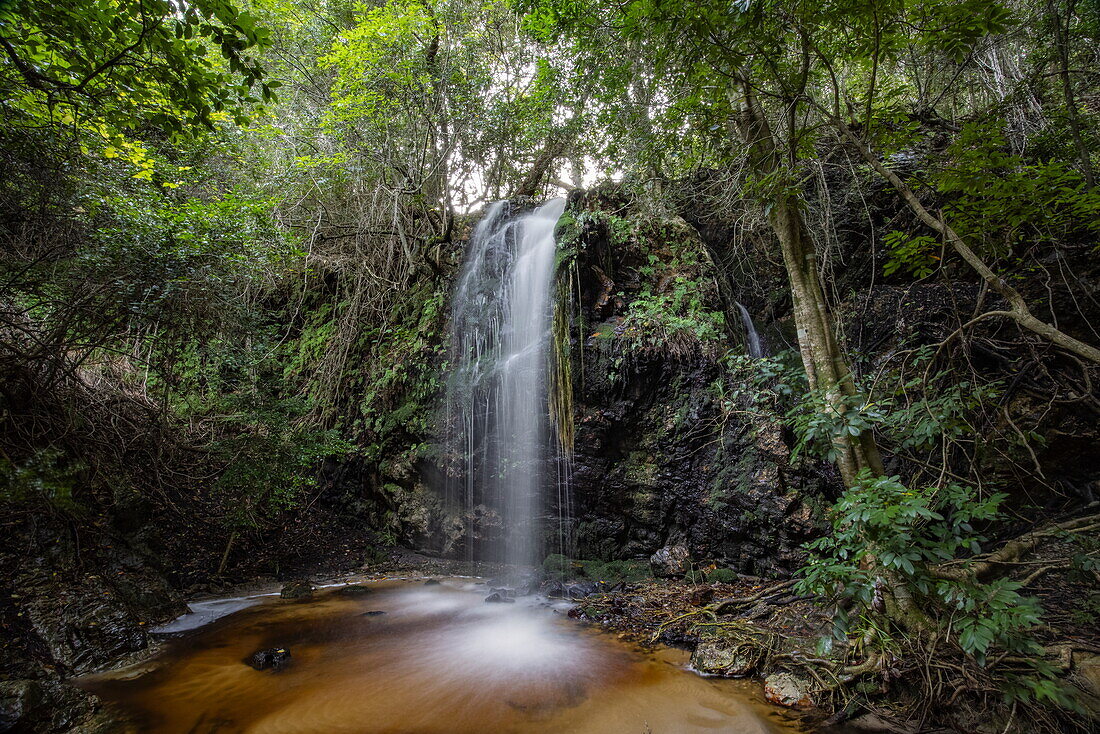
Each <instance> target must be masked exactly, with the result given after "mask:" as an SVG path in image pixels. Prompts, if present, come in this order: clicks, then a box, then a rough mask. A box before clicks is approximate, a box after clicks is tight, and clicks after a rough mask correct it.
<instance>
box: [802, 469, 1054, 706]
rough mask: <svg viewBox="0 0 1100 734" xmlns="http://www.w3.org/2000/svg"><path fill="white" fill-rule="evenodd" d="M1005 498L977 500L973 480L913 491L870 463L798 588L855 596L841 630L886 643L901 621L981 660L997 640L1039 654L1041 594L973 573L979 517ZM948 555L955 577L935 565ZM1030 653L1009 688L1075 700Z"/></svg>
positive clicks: (815, 544) (813, 548) (837, 507)
mask: <svg viewBox="0 0 1100 734" xmlns="http://www.w3.org/2000/svg"><path fill="white" fill-rule="evenodd" d="M1004 499H1005V495H1003V494H994V495H991V496H989V497H987V498H985V499H980V498H979V497H978V496H977V492H976V491H975V490H974V489H973V488H972V487H968V486H963V485H959V484H955V483H950V484H948V485H946V486H943V487H924V488H921V489H909V488H907V487H905V486H904V485H903V484H901V483H900V482H899V481H898V477H896V476H895V477H878V476H873V475H872V474H871V473H870V472H869V471H867V470H864V471H862V472H861V473H860V475H859V478H858V481H857V482H856V484H855V486H853V487H852V488H851V489H849V490H848V491H847V492H845V493H844V495H843V496H842V497H841V498H840V499H839V500H838V501H837V502H836V504H834V505H833V507H832V508H831V510H830V515H831V520H832V525H833V532H832V534H831V535H829V536H827V537H823V538H819V539H817V540H815V541H812V542H810V543H808V544H807V545H806V549H807V550H809V552H810V558H809V562H808V563H807V565H806V566H805V567H803V568H801V569H799V570H798V571H797V574H798V575H801V576H802V579H801V580H800V581H799V582H798V584H797V585H796V587H795V588H796V590H797V591H798V593H810V594H816V595H821V596H828V597H836V596H839V597H842V598H847V599H849V600H850V601H851V602H852V603H853V607H854V611H851V612H849V611H845V608H844V607H845V605H844V604H839V605H837V613H836V617H835V620H834V622H835V625H836V628H835V633H836V635H837V637H838V638H843V637H844V636H846V635H847V634H848V633H849V632H852V633H855V634H857V635H858V636H860V637H863V638H865V639H866V638H867V637H868V636H870V637H871V638H877V639H878V640H879V641H880V643H881V644H884V645H885V644H888V643H889V641H890V636H891V630H894V629H897V628H898V626H899V625H900V627H902V628H903V629H904V631H905V632H906V633H907V634H908V633H917V634H921V633H924V632H930V631H933V630H934V631H935V632H936V634H939V635H944V636H947V637H948V638H949V639H952V640H953V641H954V642H956V643H957V644H958V646H959V647H960V648H961V649H962V651H963V652H964V653H965V654H966V655H969V656H971V657H972V659H973V660H974V662H976V663H977V664H978V665H979V666H983V667H984V666H985V664H986V659H987V657H988V656H989V654H990V653H991V652H992V651H993V649H994V648H998V649H1000V650H1003V651H1006V652H1007V653H1009V654H1014V655H1020V656H1032V655H1036V654H1038V653H1040V652H1041V647H1040V646H1039V645H1038V643H1037V642H1036V641H1035V639H1034V638H1033V636H1032V631H1033V630H1034V629H1035V628H1036V627H1037V626H1038V625H1039V622H1040V615H1041V609H1040V607H1039V603H1038V601H1037V600H1036V599H1034V598H1032V597H1028V596H1024V595H1023V594H1021V593H1020V591H1021V589H1022V584H1020V583H1018V582H1016V581H1012V580H1010V579H1006V578H999V579H995V580H993V581H989V582H983V581H980V580H978V579H977V578H976V577H975V576H974V575H973V574H969V573H967V572H966V566H967V556H968V555H969V554H976V553H978V552H980V551H981V545H980V544H981V543H982V542H984V541H985V538H984V537H982V536H981V535H980V534H978V532H977V531H976V530H975V528H974V524H976V523H985V522H989V521H992V520H995V519H996V518H997V517H998V507H999V505H1000V504H1001V502H1002V501H1003V500H1004ZM945 561H952V563H953V565H952V566H951V568H952V570H953V573H951V574H950V578H944V574H937V573H936V572H935V568H936V566H937V565H938V564H942V563H944V562H945ZM887 598H889V599H891V600H892V601H893V602H894V605H893V606H892V605H891V604H890V603H888V602H887V601H886V600H887ZM851 620H859V621H858V623H857V625H858V626H859V629H852V630H849V624H850V622H851ZM1031 660H1032V669H1033V672H1032V674H1030V675H1020V676H1015V675H1014V676H1013V678H1012V681H1011V683H1012V687H1011V690H1010V691H1009V693H1010V694H1011V695H1013V696H1017V697H1031V698H1035V699H1039V700H1043V699H1045V700H1050V701H1052V702H1055V703H1058V704H1062V705H1071V704H1070V703H1069V699H1068V698H1067V697H1065V696H1064V695H1063V694H1062V693H1061V691H1060V689H1059V688H1058V687H1057V686H1056V685H1055V682H1054V681H1053V679H1052V677H1053V675H1054V672H1053V670H1052V669H1051V668H1050V666H1049V665H1046V664H1045V663H1043V662H1042V661H1040V660H1039V659H1037V658H1031Z"/></svg>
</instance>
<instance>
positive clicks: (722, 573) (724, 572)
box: [707, 568, 738, 584]
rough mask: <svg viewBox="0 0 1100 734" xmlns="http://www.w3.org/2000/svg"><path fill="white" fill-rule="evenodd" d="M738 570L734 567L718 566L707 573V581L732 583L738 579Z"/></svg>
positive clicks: (711, 582)
mask: <svg viewBox="0 0 1100 734" xmlns="http://www.w3.org/2000/svg"><path fill="white" fill-rule="evenodd" d="M737 578H738V576H737V572H736V571H734V570H733V569H732V568H716V569H714V570H713V571H711V572H710V573H708V574H707V583H710V584H732V583H736V581H737Z"/></svg>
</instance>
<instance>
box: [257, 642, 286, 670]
mask: <svg viewBox="0 0 1100 734" xmlns="http://www.w3.org/2000/svg"><path fill="white" fill-rule="evenodd" d="M248 664H249V665H251V666H252V667H253V668H255V669H256V670H275V671H279V670H282V669H283V668H285V667H286V666H287V665H289V664H290V650H288V649H287V648H285V647H270V648H268V649H266V650H257V651H256V652H254V653H252V657H250V658H249V659H248Z"/></svg>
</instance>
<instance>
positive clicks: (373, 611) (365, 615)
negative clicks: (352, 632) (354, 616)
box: [359, 609, 385, 617]
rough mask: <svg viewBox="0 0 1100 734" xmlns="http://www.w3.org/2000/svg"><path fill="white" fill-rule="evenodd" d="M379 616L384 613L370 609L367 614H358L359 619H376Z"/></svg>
mask: <svg viewBox="0 0 1100 734" xmlns="http://www.w3.org/2000/svg"><path fill="white" fill-rule="evenodd" d="M381 614H385V612H383V611H380V610H378V609H372V610H371V611H369V612H363V613H362V614H360V615H359V616H360V617H377V616H379V615H381Z"/></svg>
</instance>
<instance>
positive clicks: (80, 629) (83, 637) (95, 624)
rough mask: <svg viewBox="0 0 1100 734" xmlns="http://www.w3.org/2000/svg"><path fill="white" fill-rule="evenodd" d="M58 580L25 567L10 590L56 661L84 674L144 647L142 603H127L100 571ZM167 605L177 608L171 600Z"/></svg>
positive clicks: (146, 640)
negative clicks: (133, 604) (13, 589)
mask: <svg viewBox="0 0 1100 734" xmlns="http://www.w3.org/2000/svg"><path fill="white" fill-rule="evenodd" d="M116 575H117V574H116ZM59 579H60V576H54V575H47V574H46V572H45V571H44V570H34V571H29V572H27V573H24V574H22V575H20V576H19V577H18V578H17V579H16V581H15V583H14V587H15V589H17V591H15V592H14V593H13V594H12V597H13V600H14V601H15V602H16V603H17V604H18V605H19V607H20V608H21V609H22V610H23V611H24V612H25V614H26V616H27V618H28V619H29V621H30V625H31V627H32V628H33V631H34V633H35V634H36V635H37V636H38V637H39V638H40V639H41V641H42V642H43V643H44V645H45V647H46V648H47V649H48V650H49V654H50V656H51V657H52V658H53V660H54V661H55V662H57V663H59V664H61V665H62V666H63V667H65V668H67V669H69V670H71V671H73V672H77V673H86V672H91V671H94V670H97V669H100V668H102V667H103V666H104V665H106V664H108V663H110V662H111V661H113V660H114V659H116V658H118V657H120V656H122V655H126V654H128V653H132V652H137V651H139V650H144V649H145V648H146V647H148V645H149V636H148V634H146V632H145V629H144V622H145V620H144V619H143V618H142V616H145V615H142V616H138V614H139V613H140V611H138V610H139V609H140V608H135V607H131V606H130V605H129V604H127V601H126V597H125V596H124V595H123V593H121V592H120V591H119V590H118V589H117V588H116V587H115V586H114V585H113V584H111V583H109V582H108V580H107V579H105V578H104V577H103V575H99V574H90V575H87V576H85V577H84V578H83V579H69V580H66V581H61V580H59ZM112 580H113V579H112ZM165 608H170V609H171V610H172V611H173V612H175V611H177V609H176V607H175V605H174V604H171V605H165Z"/></svg>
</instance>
